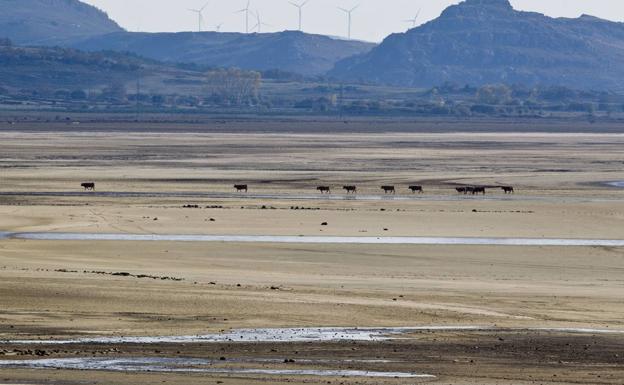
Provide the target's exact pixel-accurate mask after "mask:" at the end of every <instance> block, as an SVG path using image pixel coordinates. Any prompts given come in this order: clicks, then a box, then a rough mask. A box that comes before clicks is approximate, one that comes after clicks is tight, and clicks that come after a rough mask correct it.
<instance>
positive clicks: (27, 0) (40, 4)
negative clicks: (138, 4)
mask: <svg viewBox="0 0 624 385" xmlns="http://www.w3.org/2000/svg"><path fill="white" fill-rule="evenodd" d="M119 31H123V29H122V28H121V27H120V26H119V25H117V23H115V22H114V21H112V20H111V19H109V17H108V16H107V15H106V14H105V13H104V12H102V11H100V10H99V9H97V8H95V7H93V6H90V5H87V4H85V3H82V2H80V1H78V0H0V38H8V39H11V40H12V41H13V42H14V43H15V44H21V45H31V46H35V45H48V46H51V45H66V44H68V43H70V42H72V41H75V40H80V39H85V38H88V37H91V36H96V35H102V34H107V33H112V32H119Z"/></svg>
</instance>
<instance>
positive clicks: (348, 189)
mask: <svg viewBox="0 0 624 385" xmlns="http://www.w3.org/2000/svg"><path fill="white" fill-rule="evenodd" d="M342 189H343V190H345V191H346V192H347V194H355V193H357V187H356V186H343V187H342Z"/></svg>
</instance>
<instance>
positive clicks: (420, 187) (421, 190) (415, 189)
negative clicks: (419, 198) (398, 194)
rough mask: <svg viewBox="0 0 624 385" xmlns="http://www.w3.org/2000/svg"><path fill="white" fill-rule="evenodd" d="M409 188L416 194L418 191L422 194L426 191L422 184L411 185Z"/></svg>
mask: <svg viewBox="0 0 624 385" xmlns="http://www.w3.org/2000/svg"><path fill="white" fill-rule="evenodd" d="M409 189H410V190H412V193H413V194H416V193H417V192H419V193H421V194H422V193H424V192H425V191H424V190H423V187H422V186H409Z"/></svg>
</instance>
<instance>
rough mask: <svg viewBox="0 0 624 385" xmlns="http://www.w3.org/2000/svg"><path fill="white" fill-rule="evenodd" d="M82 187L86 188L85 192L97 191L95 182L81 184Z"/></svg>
mask: <svg viewBox="0 0 624 385" xmlns="http://www.w3.org/2000/svg"><path fill="white" fill-rule="evenodd" d="M80 186H81V187H82V188H84V189H85V190H91V191H95V183H93V182H86V183H82V184H80Z"/></svg>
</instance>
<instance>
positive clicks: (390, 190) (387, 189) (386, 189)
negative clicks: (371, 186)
mask: <svg viewBox="0 0 624 385" xmlns="http://www.w3.org/2000/svg"><path fill="white" fill-rule="evenodd" d="M381 189H382V190H384V194H396V189H395V188H394V186H381Z"/></svg>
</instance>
